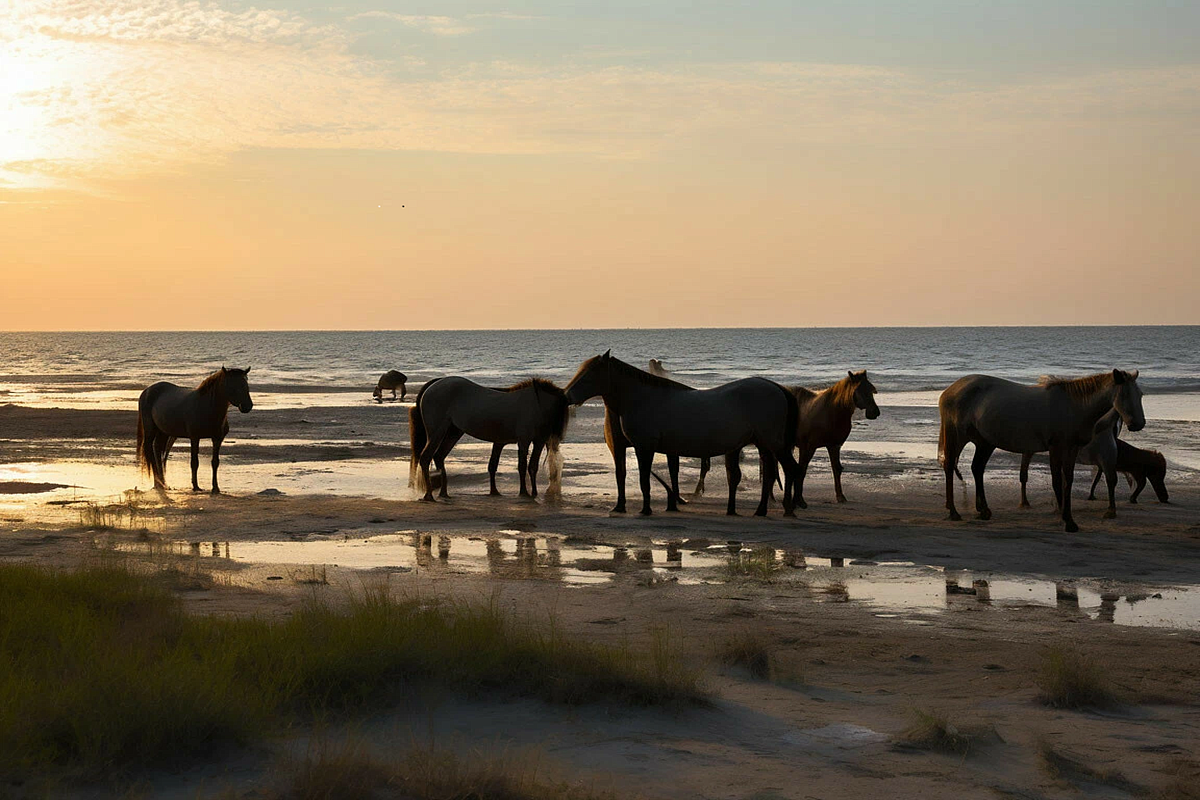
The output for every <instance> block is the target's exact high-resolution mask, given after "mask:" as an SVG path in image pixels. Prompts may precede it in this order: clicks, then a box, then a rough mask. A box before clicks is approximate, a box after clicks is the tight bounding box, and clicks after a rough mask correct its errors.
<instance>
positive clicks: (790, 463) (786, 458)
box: [775, 444, 808, 517]
mask: <svg viewBox="0 0 1200 800" xmlns="http://www.w3.org/2000/svg"><path fill="white" fill-rule="evenodd" d="M775 458H777V459H778V460H779V461H780V462H781V463H782V464H783V515H784V516H785V517H794V516H796V506H797V505H799V506H800V507H801V508H808V506H807V505H806V504H805V503H804V501H803V500H801V501H800V503H799V504H797V503H796V495H797V494H798V490H797V489H796V481H797V479H798V478H799V477H800V465H799V464H798V463H797V462H796V457H795V456H793V455H792V446H791V445H790V444H789V445H788V446H787V447H785V448H783V449H782V450H781V451H779V453H777V454H776V455H775Z"/></svg>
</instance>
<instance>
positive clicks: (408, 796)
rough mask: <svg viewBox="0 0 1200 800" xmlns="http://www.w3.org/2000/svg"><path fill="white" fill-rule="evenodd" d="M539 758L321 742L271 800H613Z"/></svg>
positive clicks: (288, 768)
mask: <svg viewBox="0 0 1200 800" xmlns="http://www.w3.org/2000/svg"><path fill="white" fill-rule="evenodd" d="M539 767H540V763H539V759H537V758H535V757H531V756H527V755H521V754H516V755H512V754H509V755H506V756H505V757H503V758H489V757H485V756H474V757H472V758H471V759H470V760H469V761H468V760H464V759H462V758H459V757H458V756H456V755H455V754H454V753H452V752H449V751H445V750H436V749H431V748H416V749H413V750H411V751H409V752H407V753H405V754H404V755H402V756H399V757H396V758H380V757H378V756H373V755H372V754H370V753H369V752H368V751H367V748H365V747H364V746H363V745H361V744H358V743H354V742H349V743H345V744H342V745H338V746H330V745H327V744H319V745H317V746H315V747H314V748H312V749H310V751H309V752H308V753H307V754H306V756H305V757H304V758H303V759H300V760H297V761H295V762H293V763H290V764H285V765H284V766H283V768H282V769H280V770H279V771H278V772H279V777H278V778H277V780H276V781H275V782H274V786H273V787H268V788H265V789H261V790H259V791H258V792H257V794H256V796H261V797H264V798H266V800H358V799H359V798H363V800H368V799H369V798H383V797H399V798H404V800H613V799H614V797H615V796H614V795H611V794H608V793H601V792H597V791H595V790H593V789H590V788H588V787H586V786H582V785H579V784H573V783H567V782H563V781H553V780H547V779H546V778H543V777H542V776H541V775H540V774H539V773H540V772H541V770H540V769H539Z"/></svg>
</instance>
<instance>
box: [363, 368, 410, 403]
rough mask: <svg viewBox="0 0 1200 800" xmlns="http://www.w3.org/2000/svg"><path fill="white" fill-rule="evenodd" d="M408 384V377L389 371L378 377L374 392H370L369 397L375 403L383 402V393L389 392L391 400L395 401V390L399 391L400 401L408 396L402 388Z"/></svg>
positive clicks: (397, 371)
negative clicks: (372, 398) (373, 399)
mask: <svg viewBox="0 0 1200 800" xmlns="http://www.w3.org/2000/svg"><path fill="white" fill-rule="evenodd" d="M407 382H408V376H407V375H405V374H404V373H403V372H401V371H400V370H396V369H389V370H388V371H387V372H385V373H383V374H382V375H380V376H379V383H377V384H375V391H373V392H371V396H372V397H374V398H375V402H376V403H382V402H383V393H384V392H386V391H388V390H391V392H392V399H393V400H395V399H396V389H399V390H400V399H401V400H403V399H404V396H405V395H406V394H408V392H407V390H406V389H405V388H404V384H406V383H407Z"/></svg>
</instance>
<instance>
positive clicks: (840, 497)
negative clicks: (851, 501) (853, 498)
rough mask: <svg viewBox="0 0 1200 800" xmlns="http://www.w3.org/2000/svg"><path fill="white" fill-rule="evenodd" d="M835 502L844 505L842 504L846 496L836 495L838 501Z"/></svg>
mask: <svg viewBox="0 0 1200 800" xmlns="http://www.w3.org/2000/svg"><path fill="white" fill-rule="evenodd" d="M837 501H838V502H839V503H844V502H846V496H845V495H838V499H837Z"/></svg>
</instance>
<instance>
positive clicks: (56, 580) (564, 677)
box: [0, 564, 706, 777]
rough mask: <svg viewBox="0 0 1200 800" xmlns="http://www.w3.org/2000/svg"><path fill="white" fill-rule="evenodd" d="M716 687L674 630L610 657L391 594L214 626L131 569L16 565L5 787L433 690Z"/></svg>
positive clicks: (623, 694)
mask: <svg viewBox="0 0 1200 800" xmlns="http://www.w3.org/2000/svg"><path fill="white" fill-rule="evenodd" d="M699 677H700V675H699V672H698V671H696V670H693V669H690V668H689V667H688V666H687V665H686V664H685V663H684V662H683V661H682V659H680V658H679V657H678V655H677V654H676V652H675V650H674V649H673V648H672V647H671V646H670V643H669V642H667V641H666V638H665V634H663V635H659V634H656V635H655V638H654V641H653V642H652V645H651V647H649V648H648V649H645V650H634V649H632V648H631V647H628V646H626V647H604V646H600V645H594V644H591V643H587V642H581V641H578V640H576V639H573V638H571V637H568V636H565V635H563V633H562V632H561V631H559V630H558V629H557V627H556V626H554V625H553V624H550V625H544V626H541V627H535V626H533V625H530V624H525V623H523V622H520V621H518V620H516V619H515V618H514V617H513V616H512V615H511V614H509V613H507V612H504V611H502V610H501V609H500V608H498V607H497V605H496V604H494V603H492V604H487V603H485V604H478V605H449V604H448V605H443V606H429V605H422V604H420V603H418V602H415V601H409V600H403V599H396V598H394V597H393V596H392V595H391V594H390V593H389V592H388V590H387V588H386V586H384V587H376V588H372V589H367V590H364V591H363V592H361V593H359V594H358V595H356V596H354V597H353V598H351V599H350V601H349V602H348V603H346V604H345V605H344V606H339V607H338V608H332V607H329V606H327V605H324V604H320V603H317V602H316V601H314V602H312V603H310V604H308V605H306V606H304V607H303V608H302V609H301V610H299V611H297V612H296V613H294V614H293V615H291V616H289V617H286V618H282V619H272V620H264V619H246V618H235V617H223V616H199V615H191V614H187V613H185V612H184V611H183V609H182V606H181V603H180V601H179V600H178V599H177V598H176V596H175V595H174V594H172V593H171V592H170V591H169V590H168V589H167V588H166V587H164V586H163V584H162V582H161V581H159V580H156V579H155V578H154V576H147V575H139V574H136V573H135V572H133V571H131V570H130V569H128V568H126V567H125V566H122V565H120V564H100V565H93V566H88V567H85V568H81V569H79V570H75V571H51V570H47V569H42V568H39V567H36V566H32V565H22V564H7V565H0V776H3V777H13V776H16V777H20V776H28V775H36V774H39V773H42V774H48V772H58V773H70V774H71V775H75V776H80V777H84V776H96V775H101V774H103V775H110V776H111V775H114V774H117V773H119V772H120V771H121V770H123V769H126V768H136V767H138V766H145V765H151V764H156V765H162V764H169V763H171V762H174V761H176V760H178V759H179V758H180V757H181V756H180V754H189V753H191V754H197V753H207V752H208V751H209V750H210V749H213V748H219V747H222V746H230V745H238V744H244V743H247V742H249V741H251V740H252V739H254V738H255V737H259V736H261V735H263V734H265V733H268V732H270V731H271V730H273V729H278V728H279V727H280V726H281V725H283V724H286V723H287V722H289V721H295V720H298V719H299V720H303V719H306V718H313V717H317V716H320V717H326V716H328V715H329V714H330V713H353V712H354V711H356V710H360V711H361V710H366V709H377V708H379V707H380V705H381V704H387V703H391V702H399V701H401V700H404V699H406V698H409V697H412V696H414V693H417V692H419V691H420V690H421V689H422V688H427V687H437V688H444V689H448V690H451V691H456V692H461V693H464V694H467V695H476V694H484V693H486V694H490V695H506V696H521V697H533V698H540V699H543V700H546V701H550V702H556V703H570V704H583V703H610V704H628V705H643V706H662V705H687V704H696V703H703V702H705V698H706V695H705V692H704V691H703V690H702V688H701V687H700V685H699Z"/></svg>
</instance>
